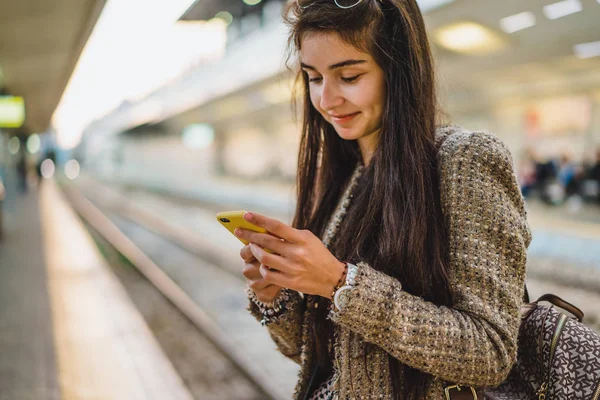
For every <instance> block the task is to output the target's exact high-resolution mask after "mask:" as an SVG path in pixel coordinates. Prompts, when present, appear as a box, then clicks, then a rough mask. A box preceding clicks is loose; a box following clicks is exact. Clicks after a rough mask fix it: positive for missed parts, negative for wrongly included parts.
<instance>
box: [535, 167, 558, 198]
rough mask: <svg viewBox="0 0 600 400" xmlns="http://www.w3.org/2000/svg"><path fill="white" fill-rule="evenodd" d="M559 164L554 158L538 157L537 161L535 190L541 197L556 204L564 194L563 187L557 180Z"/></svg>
mask: <svg viewBox="0 0 600 400" xmlns="http://www.w3.org/2000/svg"><path fill="white" fill-rule="evenodd" d="M557 173H558V166H557V164H556V162H555V161H554V160H552V159H548V160H546V159H543V158H542V157H538V158H537V159H536V162H535V191H536V192H537V193H538V194H539V196H540V199H541V200H543V201H544V202H546V203H549V204H554V203H556V201H557V200H556V199H558V198H560V199H562V198H563V196H564V190H563V187H562V186H561V185H560V184H559V183H558V182H557V180H556V177H557Z"/></svg>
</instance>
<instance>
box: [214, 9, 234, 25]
mask: <svg viewBox="0 0 600 400" xmlns="http://www.w3.org/2000/svg"><path fill="white" fill-rule="evenodd" d="M215 18H218V19H222V20H223V21H225V23H226V24H227V25H231V23H232V22H233V15H231V13H230V12H229V11H219V12H218V13H217V15H215Z"/></svg>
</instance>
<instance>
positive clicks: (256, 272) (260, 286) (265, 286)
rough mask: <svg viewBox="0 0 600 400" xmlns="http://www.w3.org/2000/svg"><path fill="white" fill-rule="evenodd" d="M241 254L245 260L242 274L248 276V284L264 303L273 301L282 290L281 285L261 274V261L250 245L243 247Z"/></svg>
mask: <svg viewBox="0 0 600 400" xmlns="http://www.w3.org/2000/svg"><path fill="white" fill-rule="evenodd" d="M240 256H241V257H242V259H243V260H244V269H243V271H242V274H243V275H244V276H245V277H246V281H247V282H248V286H249V287H250V289H251V290H252V291H253V292H254V294H255V295H256V298H257V299H258V300H260V301H262V302H263V303H271V302H272V301H273V300H275V299H276V298H277V296H278V295H279V292H280V291H281V286H277V285H274V284H272V283H271V282H268V281H266V280H265V278H263V277H262V275H261V274H260V262H259V261H258V260H257V259H256V258H255V257H254V255H253V254H252V252H251V251H250V246H249V245H248V246H244V247H242V250H241V251H240Z"/></svg>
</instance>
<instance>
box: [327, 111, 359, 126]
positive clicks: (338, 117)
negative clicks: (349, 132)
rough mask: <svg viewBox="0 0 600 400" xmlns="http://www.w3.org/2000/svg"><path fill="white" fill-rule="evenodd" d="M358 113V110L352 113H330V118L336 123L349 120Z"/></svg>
mask: <svg viewBox="0 0 600 400" xmlns="http://www.w3.org/2000/svg"><path fill="white" fill-rule="evenodd" d="M358 114H360V111H359V112H355V113H353V114H345V115H344V114H340V115H332V116H331V118H333V120H334V121H335V122H336V123H338V124H341V123H344V122H348V121H350V120H352V119H353V118H354V117H356V116H357V115H358Z"/></svg>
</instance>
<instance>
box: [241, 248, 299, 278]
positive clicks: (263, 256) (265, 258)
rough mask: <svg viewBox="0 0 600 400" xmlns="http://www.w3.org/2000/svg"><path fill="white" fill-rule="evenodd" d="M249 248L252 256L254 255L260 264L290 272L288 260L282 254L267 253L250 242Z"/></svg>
mask: <svg viewBox="0 0 600 400" xmlns="http://www.w3.org/2000/svg"><path fill="white" fill-rule="evenodd" d="M250 249H251V250H252V254H254V257H256V259H257V260H258V261H259V262H260V263H261V264H264V265H266V266H267V267H269V268H271V269H276V270H278V271H280V272H284V273H285V272H288V273H289V272H291V268H290V265H289V263H288V261H287V260H286V259H285V258H283V257H282V256H280V255H278V254H272V253H268V252H266V251H265V250H264V249H262V248H261V247H260V246H258V245H257V244H255V243H250Z"/></svg>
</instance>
